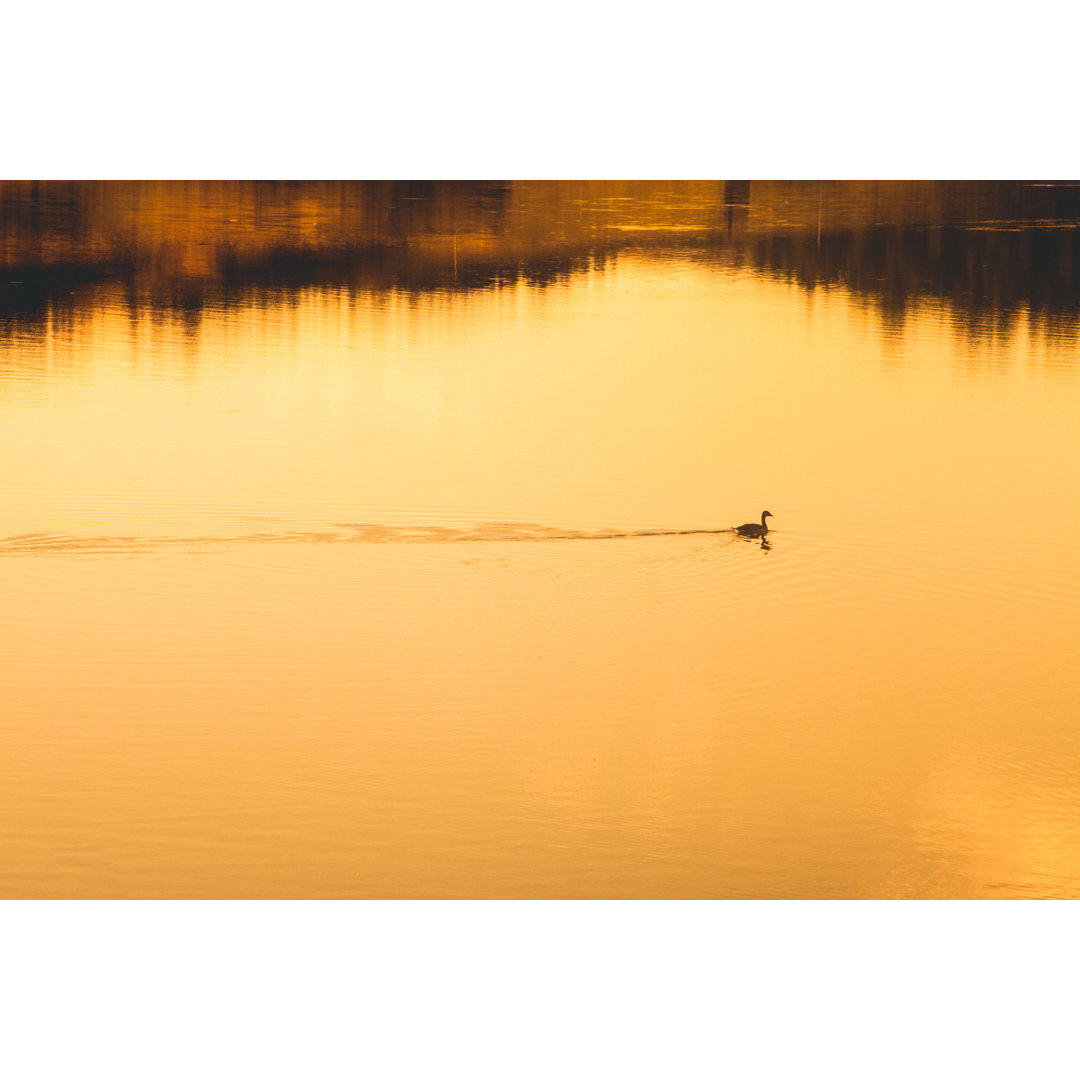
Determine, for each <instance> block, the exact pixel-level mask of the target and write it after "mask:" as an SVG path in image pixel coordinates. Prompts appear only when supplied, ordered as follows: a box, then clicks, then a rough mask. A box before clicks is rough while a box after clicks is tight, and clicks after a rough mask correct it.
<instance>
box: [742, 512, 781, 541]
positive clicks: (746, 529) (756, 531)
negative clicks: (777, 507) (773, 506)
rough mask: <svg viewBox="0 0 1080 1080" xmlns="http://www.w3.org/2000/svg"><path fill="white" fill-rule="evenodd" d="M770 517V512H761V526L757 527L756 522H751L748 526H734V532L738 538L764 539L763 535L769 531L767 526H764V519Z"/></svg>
mask: <svg viewBox="0 0 1080 1080" xmlns="http://www.w3.org/2000/svg"><path fill="white" fill-rule="evenodd" d="M772 516H773V515H772V511H770V510H762V512H761V524H760V525H758V523H757V522H756V521H751V522H750V523H749V524H748V525H736V526H735V531H736V532H737V533H738V534H739V535H740V536H761V537H764V535H765V534H766V533H767V532H768V531H769V526H768V525H766V524H765V519H766V518H767V517H772Z"/></svg>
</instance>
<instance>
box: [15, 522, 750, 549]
mask: <svg viewBox="0 0 1080 1080" xmlns="http://www.w3.org/2000/svg"><path fill="white" fill-rule="evenodd" d="M663 536H729V537H731V538H732V539H740V538H738V537H737V536H736V534H735V532H734V530H732V529H632V530H614V529H611V530H595V531H591V532H590V531H587V530H575V529H558V528H555V527H552V526H547V525H525V524H511V523H507V524H492V525H485V526H478V527H474V528H472V529H452V528H446V527H443V526H438V525H429V526H387V525H369V524H362V525H351V524H338V525H335V526H334V527H333V528H332V529H330V530H317V531H315V530H313V531H307V532H300V531H293V532H260V533H248V534H246V535H239V536H78V535H74V534H62V533H24V534H21V535H18V536H9V537H6V538H4V539H0V555H78V554H83V555H98V554H143V553H147V552H153V551H156V550H159V549H163V548H190V549H199V548H206V547H208V546H209V547H232V546H234V545H238V544H305V543H307V544H350V543H351V544H476V543H530V542H532V543H535V542H551V541H576V540H637V539H645V538H648V537H663Z"/></svg>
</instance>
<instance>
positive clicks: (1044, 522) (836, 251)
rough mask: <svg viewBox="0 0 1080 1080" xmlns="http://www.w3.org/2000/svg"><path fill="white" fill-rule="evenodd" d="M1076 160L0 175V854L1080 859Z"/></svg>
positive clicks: (947, 863) (1022, 875) (142, 892)
mask: <svg viewBox="0 0 1080 1080" xmlns="http://www.w3.org/2000/svg"><path fill="white" fill-rule="evenodd" d="M1078 192H1080V189H1078V188H1077V187H1075V186H1070V185H1021V184H999V185H972V184H966V185H965V184H940V185H932V184H849V185H843V184H779V183H776V184H765V183H758V182H754V183H751V184H745V183H740V182H728V183H727V184H723V183H718V184H662V183H656V184H638V185H634V184H624V183H611V184H600V183H589V184H539V183H534V184H529V183H515V184H479V183H477V184H458V183H455V184H444V185H437V184H436V185H427V184H423V185H415V184H414V185H390V184H368V185H348V184H325V185H306V184H289V185H277V184H273V185H257V184H202V185H196V184H158V183H154V184H41V185H30V184H22V183H17V184H15V183H7V184H3V185H0V260H2V261H0V267H2V269H3V272H2V273H0V386H2V422H0V438H2V440H3V443H2V447H0V449H2V452H3V460H4V467H3V469H2V470H0V485H2V489H3V506H4V518H3V524H2V528H0V573H2V575H3V600H2V602H0V619H2V630H0V634H2V639H0V640H2V643H3V671H2V672H0V677H2V683H0V685H2V686H3V691H2V696H3V715H2V720H0V724H2V728H3V741H4V745H5V753H4V755H3V756H2V759H0V774H2V776H0V780H2V782H0V801H2V803H3V806H2V813H0V867H2V870H0V882H2V884H0V894H2V895H3V896H5V897H37V898H40V897H80V898H89V897H133V898H134V897H139V898H147V897H183V898H188V897H191V898H197V897H245V898H260V897H300V898H308V897H338V898H366V897H390V898H408V897H425V898H454V897H537V898H556V897H590V898H621V897H634V898H637V897H685V898H694V897H709V898H772V897H786V898H841V897H848V898H871V897H874V898H879V897H896V898H911V897H942V898H953V897H955V898H961V897H963V898H976V897H987V898H1014V897H1073V898H1075V897H1080V824H1078V823H1080V741H1078V739H1080V664H1078V662H1077V660H1076V657H1077V656H1080V491H1078V489H1077V485H1076V481H1075V476H1076V472H1077V465H1078V463H1080V434H1078V431H1077V424H1076V418H1077V416H1080V379H1078V345H1080V331H1078V325H1080V324H1078V313H1080V286H1078V281H1080V276H1078V274H1077V272H1076V267H1077V265H1078V263H1077V259H1076V255H1077V207H1078ZM763 509H768V510H770V511H772V513H773V515H774V517H773V518H771V519H769V524H770V526H771V531H770V533H769V535H768V538H767V540H766V542H765V543H764V544H762V542H761V541H759V540H744V539H741V538H739V537H738V536H736V535H735V534H734V533H733V532H731V531H730V527H731V526H733V525H736V524H739V523H741V522H745V521H755V520H758V519H759V517H760V514H761V511H762V510H763Z"/></svg>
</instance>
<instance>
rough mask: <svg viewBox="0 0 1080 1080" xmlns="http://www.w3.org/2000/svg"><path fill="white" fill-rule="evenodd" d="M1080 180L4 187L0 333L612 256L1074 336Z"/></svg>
mask: <svg viewBox="0 0 1080 1080" xmlns="http://www.w3.org/2000/svg"><path fill="white" fill-rule="evenodd" d="M1078 223H1080V185H1078V184H1076V183H1058V184H1044V183H1034V182H1019V181H1007V182H955V181H947V182H946V181H943V182H907V181H903V182H901V181H897V182H861V181H860V182H799V181H789V182H780V181H775V182H774V181H769V182H765V181H693V182H689V181H688V182H652V181H642V182H631V181H612V182H602V181H566V182H554V181H552V182H547V181H543V182H529V181H522V182H512V183H511V182H501V181H499V182H495V181H472V182H463V181H445V182H444V181H423V182H389V181H379V182H278V181H272V182H271V181H267V182H258V181H236V182H193V181H177V182H158V181H153V182H137V181H130V182H129V181H85V182H84V181H79V182H60V181H57V182H52V181H49V182H45V181H42V182H28V181H4V182H0V336H3V335H14V334H24V333H28V334H31V335H33V334H39V333H41V332H43V330H44V327H45V326H46V325H47V324H48V323H49V322H50V321H51V320H55V319H56V318H60V319H65V318H66V319H71V318H74V317H76V314H75V313H77V312H78V311H80V310H82V309H84V308H86V307H87V306H93V305H94V304H95V303H96V301H97V295H98V288H99V286H100V285H101V284H102V283H106V284H107V285H108V287H109V289H110V290H111V291H113V292H115V289H116V286H117V285H120V286H121V287H122V289H123V293H124V295H125V296H126V298H127V302H128V304H129V305H130V307H131V308H132V310H133V311H137V310H139V309H141V308H146V307H149V308H157V309H162V308H164V309H171V310H172V311H174V312H175V313H177V314H180V315H181V317H183V318H184V319H185V320H189V321H192V322H193V323H195V324H197V322H198V320H199V318H200V313H201V311H202V310H203V308H205V307H206V306H210V305H212V306H214V307H221V306H222V305H224V306H229V305H231V304H237V303H241V302H244V301H245V300H246V299H248V298H250V295H251V293H252V291H253V290H255V291H262V290H268V291H271V292H274V293H280V292H285V293H288V292H295V291H296V290H299V289H303V288H308V287H313V286H320V287H336V288H346V289H350V290H354V291H356V292H378V291H387V290H397V291H404V292H410V293H417V294H422V293H427V292H431V291H434V290H441V291H447V290H448V291H468V290H476V289H494V288H501V287H506V286H512V285H516V284H520V283H526V284H529V285H534V286H539V287H544V286H548V285H551V284H554V283H558V282H561V281H566V280H568V279H569V278H570V277H572V276H573V275H575V274H578V273H581V272H583V271H587V270H589V269H593V268H596V267H604V266H607V265H609V264H610V263H611V262H612V261H613V260H615V259H617V258H618V257H619V256H620V255H622V254H627V253H633V254H641V253H652V254H655V255H657V256H670V255H678V256H681V257H684V258H690V259H695V260H702V261H705V262H708V263H710V264H714V265H722V266H727V267H734V268H742V269H750V270H756V271H760V272H765V273H770V274H777V275H780V276H782V277H783V278H785V279H787V280H790V281H793V282H795V283H796V284H798V285H799V286H800V287H802V288H805V289H807V290H813V289H815V288H818V287H821V286H831V285H840V286H842V287H844V288H847V289H849V290H850V291H851V292H852V293H853V294H854V295H856V296H858V297H860V298H862V299H864V300H865V301H866V302H867V303H869V304H872V305H876V306H878V307H879V308H880V309H881V312H882V315H883V316H884V317H885V318H886V319H887V320H890V321H892V322H901V323H902V321H903V317H904V314H905V313H906V311H907V310H908V309H909V308H910V307H911V306H913V305H914V304H915V303H917V302H919V301H922V300H927V299H930V300H936V301H942V302H945V303H947V304H948V305H950V307H951V308H952V309H953V310H954V311H955V313H956V314H957V317H958V318H959V319H961V320H963V321H966V323H967V324H968V326H969V329H970V330H971V332H973V333H980V332H981V331H982V328H984V327H985V326H986V325H987V324H988V323H990V324H997V325H999V326H1000V325H1003V324H1004V325H1005V326H1007V325H1008V324H1009V322H1010V320H1012V319H1013V318H1014V317H1016V316H1017V315H1019V314H1020V313H1025V314H1027V315H1029V316H1030V318H1031V319H1032V320H1033V322H1035V323H1037V324H1039V325H1040V326H1041V327H1042V328H1043V329H1044V330H1045V331H1046V332H1048V333H1052V334H1054V335H1062V336H1075V335H1077V334H1078V332H1080V320H1078V313H1080V275H1078V274H1077V272H1076V269H1077V266H1078V265H1080V258H1078V254H1080V253H1078V250H1077V246H1078V243H1080V230H1078V227H1077V226H1078Z"/></svg>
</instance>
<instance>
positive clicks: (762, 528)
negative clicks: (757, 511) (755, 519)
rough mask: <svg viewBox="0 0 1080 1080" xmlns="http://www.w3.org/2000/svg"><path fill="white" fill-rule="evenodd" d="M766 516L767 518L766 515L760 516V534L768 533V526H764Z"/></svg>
mask: <svg viewBox="0 0 1080 1080" xmlns="http://www.w3.org/2000/svg"><path fill="white" fill-rule="evenodd" d="M767 516H768V515H767V514H762V515H761V531H762V532H768V531H769V526H768V525H766V524H765V518H766V517H767Z"/></svg>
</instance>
